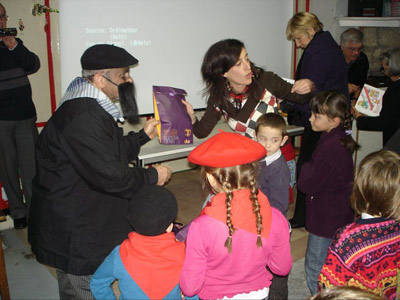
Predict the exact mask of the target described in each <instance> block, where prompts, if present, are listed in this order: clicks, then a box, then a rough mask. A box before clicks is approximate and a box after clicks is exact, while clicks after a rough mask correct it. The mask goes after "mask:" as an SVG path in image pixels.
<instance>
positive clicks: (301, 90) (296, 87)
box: [291, 79, 314, 95]
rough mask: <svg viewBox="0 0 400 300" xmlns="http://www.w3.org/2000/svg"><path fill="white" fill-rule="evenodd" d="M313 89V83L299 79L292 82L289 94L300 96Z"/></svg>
mask: <svg viewBox="0 0 400 300" xmlns="http://www.w3.org/2000/svg"><path fill="white" fill-rule="evenodd" d="M313 89H314V83H313V82H312V81H311V80H310V79H300V80H297V81H295V82H294V84H293V86H292V89H291V92H292V93H297V94H300V95H304V94H308V93H311V92H312V91H313Z"/></svg>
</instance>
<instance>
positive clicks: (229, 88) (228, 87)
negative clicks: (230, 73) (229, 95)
mask: <svg viewBox="0 0 400 300" xmlns="http://www.w3.org/2000/svg"><path fill="white" fill-rule="evenodd" d="M225 85H226V89H227V90H228V92H232V91H233V87H232V85H231V83H230V82H229V80H228V79H226V83H225Z"/></svg>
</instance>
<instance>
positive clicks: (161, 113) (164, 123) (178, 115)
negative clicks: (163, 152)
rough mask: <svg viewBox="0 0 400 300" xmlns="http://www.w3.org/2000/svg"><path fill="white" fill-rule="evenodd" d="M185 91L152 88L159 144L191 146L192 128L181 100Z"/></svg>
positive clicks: (164, 87)
mask: <svg viewBox="0 0 400 300" xmlns="http://www.w3.org/2000/svg"><path fill="white" fill-rule="evenodd" d="M185 95H186V91H185V90H182V89H177V88H173V87H168V86H153V101H154V116H155V118H156V120H159V121H160V124H159V125H157V132H158V139H159V141H160V143H161V144H167V145H181V144H193V127H192V122H191V120H190V116H189V115H188V113H187V111H186V107H185V105H184V104H183V103H182V102H181V100H185Z"/></svg>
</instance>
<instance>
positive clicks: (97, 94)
mask: <svg viewBox="0 0 400 300" xmlns="http://www.w3.org/2000/svg"><path fill="white" fill-rule="evenodd" d="M78 98H93V99H96V101H97V103H98V104H99V105H100V106H101V107H102V108H103V109H104V110H105V111H106V112H108V113H109V114H110V115H111V116H113V117H114V119H115V121H119V122H121V123H122V122H124V118H123V117H122V115H121V112H120V110H119V108H118V106H117V105H115V104H114V103H113V102H112V101H111V100H110V99H109V98H108V97H107V95H106V94H104V93H103V92H102V91H100V90H99V89H98V88H96V87H95V86H94V85H92V84H90V83H89V81H87V80H86V79H85V78H83V77H76V78H75V79H74V80H73V81H72V82H71V83H70V85H69V86H68V88H67V91H66V92H65V94H64V96H63V97H62V98H61V102H60V104H59V105H58V107H60V106H61V105H62V104H63V103H64V102H66V101H69V100H74V99H78Z"/></svg>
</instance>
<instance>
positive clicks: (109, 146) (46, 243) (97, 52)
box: [28, 45, 171, 299]
mask: <svg viewBox="0 0 400 300" xmlns="http://www.w3.org/2000/svg"><path fill="white" fill-rule="evenodd" d="M137 63H138V61H137V59H136V58H134V57H133V56H132V55H130V54H129V53H128V52H127V51H126V50H124V49H122V48H119V47H116V46H112V45H95V46H93V47H91V48H89V49H87V50H86V51H85V53H84V54H83V55H82V57H81V64H82V69H83V71H82V77H78V78H76V79H75V80H73V82H72V83H71V84H70V86H69V87H68V89H67V91H66V93H65V94H64V96H63V98H62V100H61V104H60V106H59V107H58V109H57V111H56V112H55V113H54V115H53V116H52V117H51V118H50V119H49V121H48V123H47V124H46V126H45V127H44V129H43V131H42V132H41V134H40V135H39V138H38V141H37V147H36V151H37V152H36V161H37V173H36V176H35V178H34V181H33V197H32V204H31V210H30V219H29V230H28V237H29V242H30V243H31V245H32V251H33V253H34V254H35V255H36V258H37V260H38V261H39V262H40V263H43V264H46V265H49V266H51V267H54V268H56V270H57V279H58V284H59V291H60V298H61V299H93V296H92V294H91V292H90V287H89V283H90V279H91V276H92V274H93V273H94V272H95V271H96V269H97V267H98V266H99V265H100V264H101V263H102V262H103V260H104V258H105V257H106V256H107V255H108V254H109V253H110V252H111V251H112V250H113V248H114V247H115V246H116V245H118V244H120V243H121V242H122V241H123V240H124V239H126V237H127V234H128V233H129V232H130V231H131V229H130V228H129V224H128V216H127V212H128V202H129V201H130V199H131V198H132V196H133V195H134V194H135V193H136V192H137V191H138V190H139V189H140V188H141V187H142V186H144V185H153V184H157V185H163V184H164V183H165V182H167V181H168V180H169V178H170V176H171V170H170V169H169V168H168V167H164V166H155V167H154V168H148V169H144V168H135V167H129V162H130V161H133V160H135V159H136V158H137V156H138V154H139V151H140V147H141V145H143V144H144V143H146V142H147V141H149V140H150V139H152V138H154V137H155V135H156V125H157V124H158V121H156V120H155V119H150V120H148V121H147V122H146V123H145V125H144V128H143V129H142V130H140V131H139V132H138V133H135V132H129V133H128V135H125V136H124V135H123V130H122V128H120V127H118V124H117V121H122V120H123V119H124V117H126V118H127V120H128V121H134V122H135V121H137V120H138V112H137V106H136V101H135V98H134V89H133V80H132V78H131V76H130V75H129V69H130V66H133V65H135V64H137ZM118 99H119V100H120V102H121V108H122V111H123V114H122V115H121V113H120V111H119V109H118V107H117V106H116V105H115V104H114V102H115V101H116V100H118Z"/></svg>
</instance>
